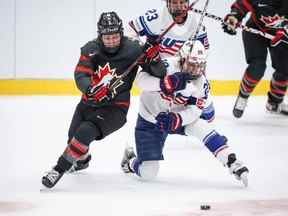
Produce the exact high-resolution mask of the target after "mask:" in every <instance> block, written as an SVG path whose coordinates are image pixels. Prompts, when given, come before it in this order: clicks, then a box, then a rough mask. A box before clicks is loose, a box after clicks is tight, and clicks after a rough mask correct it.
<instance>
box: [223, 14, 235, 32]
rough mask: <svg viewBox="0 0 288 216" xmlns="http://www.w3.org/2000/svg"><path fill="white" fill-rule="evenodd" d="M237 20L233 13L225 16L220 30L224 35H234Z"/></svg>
mask: <svg viewBox="0 0 288 216" xmlns="http://www.w3.org/2000/svg"><path fill="white" fill-rule="evenodd" d="M237 24H238V19H237V17H236V15H235V14H234V13H230V14H227V15H226V16H225V18H224V22H223V23H222V29H223V31H224V32H225V33H227V34H230V35H236V34H237V31H236V28H237Z"/></svg>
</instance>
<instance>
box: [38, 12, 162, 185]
mask: <svg viewBox="0 0 288 216" xmlns="http://www.w3.org/2000/svg"><path fill="white" fill-rule="evenodd" d="M97 28H98V37H97V38H96V39H94V40H92V41H89V42H88V43H87V44H86V45H84V46H83V47H82V48H81V56H80V59H79V62H78V64H77V66H76V69H75V72H74V77H75V82H76V85H77V87H78V89H79V90H80V91H81V92H82V98H81V100H80V102H79V104H78V105H77V107H76V110H75V112H74V115H73V118H72V121H71V124H70V128H69V132H68V145H67V147H66V148H65V150H64V152H63V154H62V155H61V156H60V157H59V159H58V161H57V164H56V165H55V166H54V167H53V168H52V170H50V171H48V172H47V173H46V174H45V175H44V176H43V177H42V184H43V185H44V186H45V187H48V188H52V187H54V186H55V184H56V183H57V182H58V181H59V180H60V179H61V178H62V176H63V175H64V174H65V173H67V172H75V171H78V170H81V169H85V168H87V167H88V165H89V161H90V160H91V155H90V154H89V148H90V143H91V142H92V141H94V140H96V141H97V140H101V139H103V138H104V137H106V136H108V135H110V134H111V133H113V132H114V131H116V130H118V129H120V128H121V127H122V126H123V125H124V124H125V123H126V116H127V112H128V109H129V105H130V90H131V88H132V84H133V81H134V79H135V76H136V73H137V71H138V67H139V64H140V63H139V64H138V62H137V64H136V65H135V66H134V67H133V68H132V70H131V71H130V72H129V73H128V74H127V76H124V77H121V79H119V77H120V75H121V74H123V73H124V72H125V71H126V70H127V68H129V66H130V65H134V63H136V60H138V57H139V56H140V55H142V53H143V52H144V54H145V55H144V57H146V58H144V60H143V59H141V67H142V69H143V68H145V69H147V71H149V72H150V73H153V71H154V72H155V74H153V75H156V76H158V75H157V73H163V72H165V67H164V66H163V64H162V63H161V62H159V61H158V62H157V61H154V58H157V56H154V55H153V53H154V51H153V50H152V51H151V50H150V48H151V47H150V46H149V45H144V47H141V46H140V45H139V42H138V41H135V40H134V41H133V40H131V39H128V37H126V36H124V35H123V25H122V20H121V19H120V18H119V16H118V15H117V14H116V13H115V12H104V13H102V14H101V16H100V18H99V21H98V23H97ZM156 54H157V53H156ZM147 59H148V60H147ZM139 62H140V61H139ZM152 65H153V67H152ZM158 65H159V67H158ZM161 65H162V66H161ZM152 68H154V69H155V70H153V69H152ZM163 69H164V70H163ZM159 76H160V75H159ZM161 76H163V75H161ZM117 80H118V82H115V81H117ZM115 83H116V84H115Z"/></svg>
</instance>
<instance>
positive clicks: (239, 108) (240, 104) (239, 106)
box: [233, 95, 248, 118]
mask: <svg viewBox="0 0 288 216" xmlns="http://www.w3.org/2000/svg"><path fill="white" fill-rule="evenodd" d="M247 102H248V98H243V97H241V96H240V95H239V96H238V97H237V99H236V102H235V105H234V108H233V115H234V116H235V117H236V118H240V117H241V116H242V115H243V112H244V109H245V107H246V106H247Z"/></svg>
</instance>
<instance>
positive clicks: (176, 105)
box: [136, 57, 212, 126]
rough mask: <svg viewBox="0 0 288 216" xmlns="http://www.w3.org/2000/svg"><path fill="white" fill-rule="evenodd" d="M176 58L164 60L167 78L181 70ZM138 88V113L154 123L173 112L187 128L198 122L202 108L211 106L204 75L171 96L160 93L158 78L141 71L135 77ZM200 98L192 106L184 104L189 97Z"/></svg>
mask: <svg viewBox="0 0 288 216" xmlns="http://www.w3.org/2000/svg"><path fill="white" fill-rule="evenodd" d="M178 59H179V58H177V57H170V58H167V59H165V60H164V64H165V66H166V67H167V75H169V74H173V73H175V72H179V71H180V67H179V63H178ZM136 82H137V86H138V87H139V88H140V89H141V91H142V93H141V95H140V109H139V114H140V115H141V116H142V117H143V118H144V119H145V120H147V121H149V122H152V123H156V120H155V117H156V116H157V115H158V114H159V113H160V112H176V113H179V114H180V115H181V117H182V120H183V122H182V125H183V126H184V125H187V124H190V123H192V122H194V121H195V120H197V119H198V118H199V117H200V116H201V114H202V113H203V110H204V109H207V108H208V107H210V106H211V105H212V101H211V100H210V97H209V89H210V87H209V83H208V81H207V79H206V77H205V76H204V75H202V76H201V77H199V78H198V79H197V80H192V81H191V82H190V83H187V85H186V88H185V89H183V90H181V91H177V92H174V94H173V95H172V96H168V95H165V94H164V93H163V92H161V89H160V85H159V82H160V80H159V78H156V77H153V76H151V75H150V74H148V73H146V72H140V73H138V74H137V77H136ZM190 96H192V97H194V98H197V99H200V100H199V102H200V103H197V104H195V105H187V101H188V99H189V97H190Z"/></svg>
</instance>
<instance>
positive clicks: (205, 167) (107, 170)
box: [0, 96, 288, 216]
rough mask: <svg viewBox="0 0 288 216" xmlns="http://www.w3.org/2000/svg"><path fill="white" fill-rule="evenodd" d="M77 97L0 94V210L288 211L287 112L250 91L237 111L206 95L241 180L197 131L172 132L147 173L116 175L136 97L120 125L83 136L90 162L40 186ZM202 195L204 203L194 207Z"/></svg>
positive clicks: (152, 214)
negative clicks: (241, 167) (94, 136)
mask: <svg viewBox="0 0 288 216" xmlns="http://www.w3.org/2000/svg"><path fill="white" fill-rule="evenodd" d="M78 100H79V97H52V96H51V97H49V96H35V97H34V96H33V97H3V96H2V97H0V130H1V132H0V134H1V144H0V146H1V151H0V152H1V156H0V171H1V174H0V177H1V178H0V215H5V216H20V215H21V216H30V215H33V216H34V215H39V216H40V215H41V216H48V215H49V216H51V215H52V216H53V215H62V214H65V215H101V216H102V215H104V216H105V215H123V216H124V215H125V216H129V215H133V216H134V215H137V216H142V215H143V216H144V215H145V216H168V215H169V216H170V215H171V216H172V215H173V216H174V215H177V216H178V215H181V216H182V215H183V216H194V215H197V216H198V215H213V216H218V215H219V216H220V215H225V216H226V215H227V216H228V215H233V216H234V215H243V216H245V215H248V216H249V215H262V216H268V215H269V216H271V215H272V216H276V215H277V216H280V215H281V216H284V215H285V216H286V215H288V186H287V182H288V169H287V166H288V157H287V155H288V130H287V129H288V118H287V117H286V118H285V117H280V116H277V115H271V114H269V113H266V112H265V103H266V98H265V97H251V98H250V100H249V103H248V107H247V109H246V111H245V113H244V115H243V117H242V118H241V119H235V118H233V116H232V107H233V104H234V100H235V97H214V103H215V107H216V119H215V124H216V127H217V129H218V131H219V132H220V133H222V134H224V135H226V136H227V137H228V140H229V142H228V143H229V145H230V147H231V148H232V149H233V150H234V151H235V152H236V154H237V155H238V158H239V159H240V160H242V161H243V162H245V163H246V164H247V166H248V168H249V169H250V174H249V187H248V188H244V187H243V186H242V185H241V183H240V182H238V181H237V180H236V179H235V178H234V177H233V176H231V175H230V174H229V173H228V170H227V169H226V168H224V167H223V166H222V165H221V164H220V163H219V162H218V161H217V160H216V159H215V158H214V156H212V155H211V153H209V152H208V150H207V149H206V148H205V147H204V146H203V145H202V144H201V143H200V142H199V141H198V140H196V139H194V138H187V137H181V136H177V135H174V136H170V137H169V138H168V140H167V142H166V146H165V151H164V156H165V161H163V162H161V169H160V173H159V176H158V178H157V180H156V181H154V182H143V181H139V179H138V178H137V177H134V176H129V175H128V176H127V175H124V174H123V173H122V172H121V170H120V165H119V164H120V161H121V157H122V153H123V150H124V147H125V144H126V141H127V137H131V138H132V137H133V127H134V123H135V118H136V116H137V109H138V97H133V98H132V106H131V109H130V111H129V115H128V123H127V124H126V126H125V127H124V128H122V129H120V130H119V131H117V132H116V133H114V134H113V135H111V136H109V137H107V138H105V139H104V140H102V141H101V142H93V143H92V144H91V153H92V161H91V164H90V167H89V168H88V169H87V170H85V171H83V172H80V173H78V174H70V175H65V176H64V177H63V178H62V179H61V180H60V182H59V183H58V184H57V185H56V186H55V188H53V189H52V190H43V191H41V192H40V189H41V188H42V187H41V184H40V181H41V177H42V175H43V174H44V172H45V171H47V170H49V169H50V168H51V167H52V166H53V165H55V162H56V160H57V159H58V157H59V156H60V154H61V153H62V152H63V150H64V148H65V146H66V141H67V131H68V127H69V124H70V120H71V118H72V114H73V112H74V109H75V106H76V104H77V103H78ZM201 204H209V205H211V210H209V211H201V210H200V205H201Z"/></svg>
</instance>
